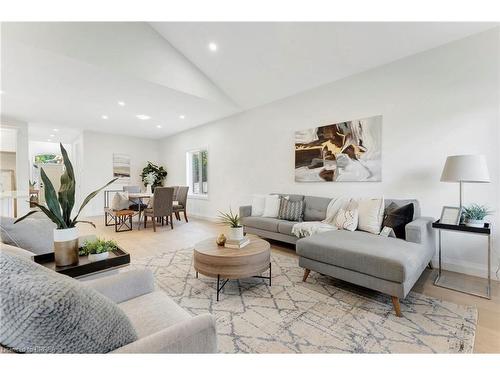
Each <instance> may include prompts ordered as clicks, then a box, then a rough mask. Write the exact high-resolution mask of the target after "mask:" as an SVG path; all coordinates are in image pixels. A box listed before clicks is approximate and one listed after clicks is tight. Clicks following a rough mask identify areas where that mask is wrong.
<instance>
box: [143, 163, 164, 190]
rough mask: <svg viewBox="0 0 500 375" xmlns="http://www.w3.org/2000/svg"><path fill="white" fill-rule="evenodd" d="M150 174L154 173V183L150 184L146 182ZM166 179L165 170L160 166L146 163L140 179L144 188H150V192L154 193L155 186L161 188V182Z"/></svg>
mask: <svg viewBox="0 0 500 375" xmlns="http://www.w3.org/2000/svg"><path fill="white" fill-rule="evenodd" d="M150 173H154V181H153V182H152V183H150V181H148V180H147V178H148V175H150ZM166 177H167V171H166V170H165V168H163V167H162V166H158V165H156V164H153V163H151V162H150V161H148V164H147V165H146V166H145V167H144V168H143V170H142V173H141V178H142V182H143V183H144V186H146V187H147V186H148V185H149V186H151V188H152V190H153V191H154V188H155V187H157V186H162V185H163V181H164V180H165V178H166Z"/></svg>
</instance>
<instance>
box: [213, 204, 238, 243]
mask: <svg viewBox="0 0 500 375" xmlns="http://www.w3.org/2000/svg"><path fill="white" fill-rule="evenodd" d="M218 217H219V223H220V224H223V225H227V226H229V234H228V238H229V239H230V240H234V241H239V240H242V239H243V238H244V234H243V226H242V225H241V224H240V216H239V215H238V214H233V211H232V210H231V209H229V212H221V211H219V215H218Z"/></svg>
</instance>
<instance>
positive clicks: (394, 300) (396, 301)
mask: <svg viewBox="0 0 500 375" xmlns="http://www.w3.org/2000/svg"><path fill="white" fill-rule="evenodd" d="M391 298H392V305H393V306H394V311H395V312H396V316H397V317H398V318H400V317H402V316H403V315H402V314H401V305H400V304H399V298H398V297H394V296H391Z"/></svg>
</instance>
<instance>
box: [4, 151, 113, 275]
mask: <svg viewBox="0 0 500 375" xmlns="http://www.w3.org/2000/svg"><path fill="white" fill-rule="evenodd" d="M59 145H60V147H61V155H62V158H63V163H64V173H63V174H62V175H61V187H60V188H59V192H57V193H56V191H55V189H54V186H53V185H52V182H51V181H50V179H49V178H48V177H47V175H46V174H45V171H44V170H43V168H40V176H41V178H42V182H43V185H44V187H45V202H46V206H45V205H42V204H39V203H38V202H34V201H33V202H31V204H32V205H34V206H36V207H38V208H39V209H40V210H41V211H42V212H43V213H44V214H45V215H47V217H48V218H49V219H50V220H52V221H53V222H54V223H55V224H56V226H57V228H56V229H54V259H55V262H56V266H70V265H73V264H78V229H77V228H76V224H78V223H87V224H91V225H92V226H94V227H95V225H94V224H93V223H92V222H90V221H85V220H79V219H78V217H79V216H80V214H81V212H82V210H83V208H84V207H85V206H86V205H87V204H88V203H89V202H90V201H91V200H92V199H93V198H94V197H95V196H96V195H97V194H98V193H99V192H100V191H101V190H102V189H104V188H105V187H106V186H108V185H110V184H112V183H113V182H115V181H116V180H117V178H115V179H113V180H111V181H109V182H108V183H107V184H106V185H104V186H103V187H101V188H99V189H97V190H96V191H94V192H92V193H90V194H89V195H88V196H87V197H86V198H85V199H84V200H83V202H82V205H81V206H80V209H79V210H78V212H77V213H76V215H75V216H74V217H73V218H71V213H72V211H73V207H74V205H75V186H76V181H75V173H74V171H73V165H72V164H71V161H70V160H69V157H68V153H67V152H66V149H65V148H64V147H63V145H62V143H60V144H59ZM35 212H39V211H38V210H33V211H30V212H28V213H27V214H26V215H24V216H22V217H20V218H19V219H17V220H16V221H15V222H14V224H15V223H18V222H20V221H21V220H24V219H26V218H27V217H28V216H30V215H32V214H34V213H35Z"/></svg>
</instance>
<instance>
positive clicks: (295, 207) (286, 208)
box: [278, 197, 304, 221]
mask: <svg viewBox="0 0 500 375" xmlns="http://www.w3.org/2000/svg"><path fill="white" fill-rule="evenodd" d="M303 215H304V201H302V200H301V201H291V200H289V199H286V198H285V197H282V198H281V202H280V209H279V214H278V217H279V218H280V219H281V220H289V221H302V217H303Z"/></svg>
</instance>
